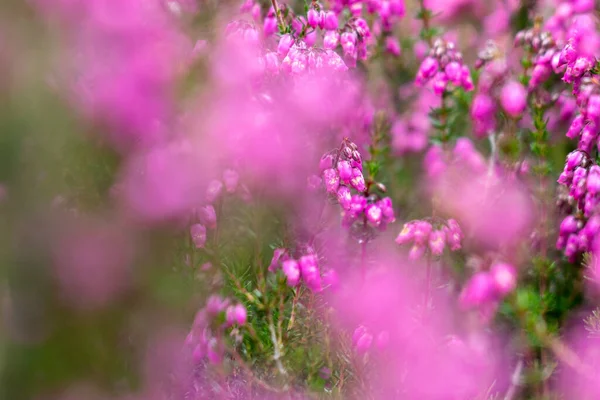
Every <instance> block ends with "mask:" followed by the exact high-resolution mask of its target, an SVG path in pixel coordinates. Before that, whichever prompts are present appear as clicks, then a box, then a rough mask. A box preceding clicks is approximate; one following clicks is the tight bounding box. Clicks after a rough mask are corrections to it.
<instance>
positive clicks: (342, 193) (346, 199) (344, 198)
mask: <svg viewBox="0 0 600 400" xmlns="http://www.w3.org/2000/svg"><path fill="white" fill-rule="evenodd" d="M337 199H338V203H340V206H341V207H342V208H343V209H344V210H348V209H350V204H351V202H352V193H351V192H350V189H348V187H347V186H340V188H339V189H338V191H337Z"/></svg>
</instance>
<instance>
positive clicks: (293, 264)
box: [281, 259, 300, 287]
mask: <svg viewBox="0 0 600 400" xmlns="http://www.w3.org/2000/svg"><path fill="white" fill-rule="evenodd" d="M281 269H282V271H283V273H284V274H285V276H286V278H287V284H288V286H292V287H293V286H297V285H298V282H300V267H299V266H298V261H296V260H293V259H289V260H285V261H284V262H283V265H282V267H281Z"/></svg>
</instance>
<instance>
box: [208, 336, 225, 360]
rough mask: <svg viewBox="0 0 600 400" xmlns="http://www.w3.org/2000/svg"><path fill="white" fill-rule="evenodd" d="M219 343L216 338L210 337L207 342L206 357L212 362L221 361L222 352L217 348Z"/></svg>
mask: <svg viewBox="0 0 600 400" xmlns="http://www.w3.org/2000/svg"><path fill="white" fill-rule="evenodd" d="M219 347H220V346H219V344H218V342H217V339H216V338H211V339H210V341H209V342H208V349H207V352H206V357H207V358H208V361H210V362H211V363H212V364H215V365H217V364H220V363H221V362H222V361H223V352H222V351H221V349H219Z"/></svg>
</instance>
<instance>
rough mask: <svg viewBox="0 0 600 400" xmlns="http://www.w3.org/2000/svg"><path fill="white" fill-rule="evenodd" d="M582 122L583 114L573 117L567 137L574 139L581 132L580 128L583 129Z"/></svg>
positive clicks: (583, 120) (583, 121)
mask: <svg viewBox="0 0 600 400" xmlns="http://www.w3.org/2000/svg"><path fill="white" fill-rule="evenodd" d="M584 123H585V119H584V118H583V115H578V116H576V117H575V119H573V121H572V122H571V125H570V126H569V130H568V131H567V134H566V136H567V137H568V138H569V139H575V138H576V137H578V136H579V134H580V133H581V130H582V129H583V125H584Z"/></svg>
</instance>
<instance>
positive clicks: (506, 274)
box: [490, 263, 517, 296]
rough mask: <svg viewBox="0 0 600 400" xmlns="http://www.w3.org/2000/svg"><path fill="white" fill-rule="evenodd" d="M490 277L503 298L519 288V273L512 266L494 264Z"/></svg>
mask: <svg viewBox="0 0 600 400" xmlns="http://www.w3.org/2000/svg"><path fill="white" fill-rule="evenodd" d="M490 275H491V277H492V280H493V281H494V287H495V288H496V292H497V293H498V294H500V295H501V296H506V295H507V294H508V293H510V292H512V291H513V290H514V289H515V287H516V286H517V272H516V271H515V268H514V267H513V266H512V265H510V264H506V263H499V264H494V265H493V266H492V268H491V269H490Z"/></svg>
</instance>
